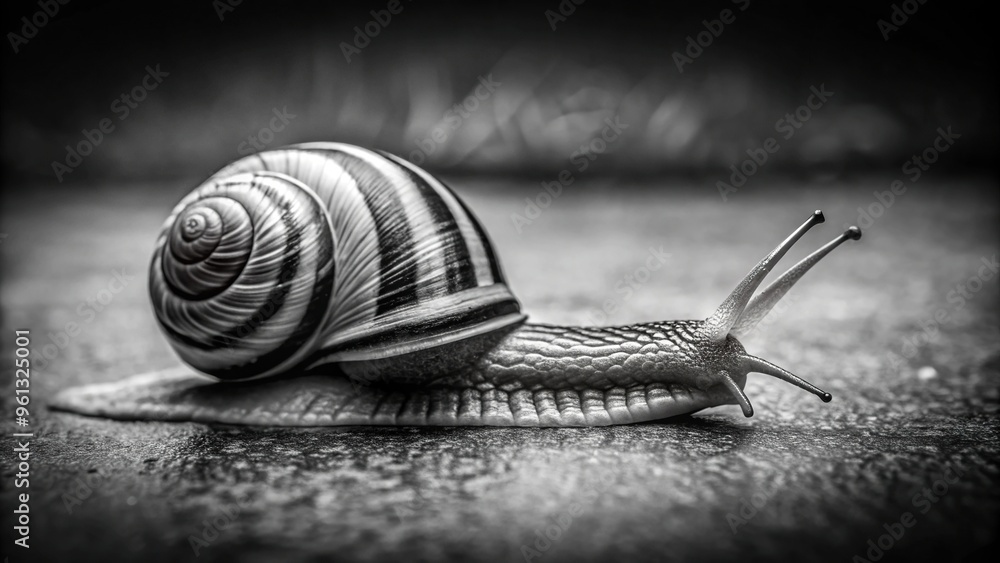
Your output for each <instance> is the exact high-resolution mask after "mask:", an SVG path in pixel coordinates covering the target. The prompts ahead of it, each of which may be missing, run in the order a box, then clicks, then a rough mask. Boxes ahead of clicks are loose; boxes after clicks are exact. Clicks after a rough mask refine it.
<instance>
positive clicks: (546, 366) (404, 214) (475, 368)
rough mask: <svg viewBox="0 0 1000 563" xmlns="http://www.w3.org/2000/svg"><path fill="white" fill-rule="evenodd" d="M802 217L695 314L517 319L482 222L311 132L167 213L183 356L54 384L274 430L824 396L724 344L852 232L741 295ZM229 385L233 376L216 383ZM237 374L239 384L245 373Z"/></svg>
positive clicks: (221, 177) (633, 417)
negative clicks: (310, 138) (638, 319)
mask: <svg viewBox="0 0 1000 563" xmlns="http://www.w3.org/2000/svg"><path fill="white" fill-rule="evenodd" d="M821 222H823V216H822V213H820V212H818V211H817V212H815V213H814V214H813V215H812V216H810V218H809V220H807V221H806V222H805V223H804V224H803V225H802V226H800V227H799V228H798V229H796V231H795V232H793V233H792V235H790V236H789V237H788V238H787V239H786V240H785V241H784V242H782V244H781V245H779V246H778V247H777V248H776V249H775V250H774V251H772V252H771V253H770V254H769V255H768V256H767V257H765V258H764V259H763V260H762V261H761V262H760V263H759V264H758V265H757V266H756V267H755V268H754V269H753V270H751V272H750V273H749V274H748V275H747V277H746V278H745V279H744V280H743V281H742V282H741V283H740V285H739V286H738V287H737V288H736V290H735V291H734V292H733V293H732V295H730V296H729V298H727V299H726V301H724V302H723V304H722V305H721V306H720V307H719V309H718V310H717V311H716V312H715V313H714V314H713V315H712V316H710V317H709V318H707V319H705V320H690V321H665V322H654V323H645V324H637V325H631V326H622V327H603V328H598V327H559V326H551V325H538V324H531V323H528V322H526V316H525V315H524V314H523V313H522V312H521V308H520V304H519V302H518V301H517V299H516V298H515V297H514V295H513V293H512V292H511V291H510V289H509V287H508V285H507V282H506V279H505V276H504V274H503V269H502V267H501V264H500V261H499V258H498V256H497V255H496V252H495V251H494V249H493V245H492V243H491V242H490V239H489V237H488V235H487V234H486V231H485V230H484V229H483V227H482V225H481V224H480V223H479V221H478V220H477V219H476V218H475V216H474V215H473V213H472V212H471V210H469V208H468V207H467V206H466V205H465V204H464V203H463V202H462V201H461V199H460V198H459V197H458V196H457V195H456V194H455V193H454V192H452V191H451V189H450V188H448V187H447V186H446V185H445V184H444V183H442V182H441V181H440V180H438V179H436V178H434V177H433V176H431V175H430V174H429V173H427V172H426V171H424V170H422V169H420V168H418V167H417V166H415V165H413V164H411V163H409V162H407V161H405V160H403V159H400V158H398V157H396V156H393V155H390V154H387V153H380V152H375V151H370V150H367V149H363V148H360V147H355V146H351V145H346V144H336V143H309V144H303V145H297V146H293V147H288V148H284V149H278V150H273V151H266V152H263V153H259V154H256V155H252V156H249V157H246V158H243V159H241V160H238V161H236V162H234V163H232V164H231V165H229V166H227V167H225V168H224V169H222V170H220V171H219V172H218V173H216V174H215V175H213V176H212V177H211V178H209V179H208V180H207V181H206V182H204V183H203V184H202V185H201V186H199V187H197V188H196V189H195V190H193V191H192V192H191V193H190V194H189V195H188V196H187V197H185V198H184V199H183V200H181V202H180V203H179V204H178V205H177V206H176V207H175V208H174V210H173V212H172V213H171V214H170V216H169V217H168V219H167V221H166V223H165V224H164V227H163V230H162V232H161V235H160V237H159V238H158V240H157V243H156V248H155V251H154V254H153V260H152V262H151V266H150V275H149V291H150V296H151V300H152V303H153V308H154V311H155V314H156V318H157V321H158V322H159V324H160V327H161V328H162V330H163V333H164V335H165V336H166V338H167V340H168V341H169V342H170V344H171V345H172V346H173V348H174V349H175V351H176V352H177V353H178V355H179V356H180V357H181V359H182V360H184V362H186V363H187V364H188V365H190V366H191V367H193V368H195V369H196V370H198V371H200V372H202V373H204V374H206V375H209V376H211V377H212V378H214V379H216V380H219V381H220V383H206V382H205V380H204V379H202V378H196V377H192V376H191V375H190V373H189V372H187V371H186V370H184V371H171V372H167V373H163V372H161V373H156V374H151V375H143V376H136V377H134V378H131V379H127V380H125V381H122V382H117V383H112V384H104V385H96V386H90V387H84V388H77V389H69V390H66V391H65V392H63V393H62V394H60V395H59V396H57V397H56V399H55V401H54V404H53V406H54V407H55V408H60V409H63V410H69V411H73V412H79V413H83V414H92V415H101V416H107V417H111V418H125V419H159V420H199V421H207V422H226V423H236V424H273V425H341V424H401V425H434V424H436V425H522V426H586V425H602V424H616V423H629V422H639V421H645V420H653V419H658V418H665V417H669V416H675V415H680V414H686V413H691V412H695V411H698V410H701V409H704V408H707V407H712V406H718V405H723V404H739V405H740V406H741V408H742V410H743V412H744V414H745V415H746V416H751V415H752V412H753V410H752V407H751V406H750V402H749V399H748V398H747V397H746V395H745V394H744V393H743V391H742V389H743V387H744V385H745V383H746V377H747V374H748V373H749V372H751V371H754V372H760V373H765V374H769V375H773V376H775V377H778V378H780V379H783V380H785V381H788V382H790V383H793V384H794V385H797V386H799V387H802V388H804V389H806V390H808V391H810V392H812V393H814V394H816V395H818V396H820V397H821V398H822V399H823V400H824V401H829V400H830V395H829V394H828V393H825V392H823V391H821V390H819V389H817V388H816V387H814V386H812V385H811V384H809V383H806V382H805V381H803V380H801V379H799V378H798V377H796V376H794V375H792V374H790V373H788V372H787V371H785V370H783V369H782V368H779V367H777V366H775V365H774V364H771V363H769V362H766V361H764V360H762V359H760V358H756V357H754V356H750V355H749V354H747V353H746V351H745V350H744V348H743V346H742V345H741V344H740V342H739V341H738V340H737V338H736V337H737V336H740V335H742V334H745V333H746V332H748V331H749V330H751V329H752V328H753V326H754V325H756V323H757V322H758V321H759V320H760V319H761V318H763V316H764V315H766V313H767V312H768V311H769V310H770V309H771V307H773V306H774V304H775V303H776V302H777V300H778V299H780V298H781V296H782V295H783V294H784V293H785V292H786V291H787V290H788V289H789V288H790V287H791V286H792V285H793V284H794V283H795V282H796V281H797V280H798V279H799V278H801V277H802V275H804V274H805V272H806V271H808V269H809V268H811V267H812V266H813V265H814V264H815V263H816V262H818V261H819V259H820V258H822V257H823V256H825V255H826V254H828V253H829V252H830V251H831V250H832V249H833V248H835V247H836V246H838V245H839V244H841V243H842V242H844V241H845V240H848V239H857V238H859V237H860V231H859V230H857V229H856V228H855V227H852V228H851V229H849V230H848V231H847V232H845V233H844V234H843V235H841V236H840V237H838V238H837V239H835V240H833V241H831V242H830V243H829V244H827V245H826V246H824V247H823V248H821V249H819V250H817V251H816V252H814V253H813V254H812V255H810V256H809V257H807V258H805V259H804V260H802V261H801V262H800V263H799V264H797V265H796V266H794V267H793V268H791V269H790V270H789V271H788V272H786V273H785V274H784V275H782V276H781V277H780V278H779V279H778V280H777V281H775V282H774V283H772V284H771V286H769V287H768V288H766V289H765V290H764V291H762V292H761V293H760V294H759V295H758V296H757V297H755V298H754V299H753V300H752V301H751V296H752V294H753V293H754V291H755V290H756V289H757V287H758V286H759V284H760V283H761V281H763V278H764V277H765V276H766V275H767V273H768V272H769V271H770V270H771V268H773V266H774V264H775V263H776V262H777V261H778V259H780V258H781V256H783V255H784V253H785V252H786V251H787V250H788V248H789V247H790V246H791V245H792V244H793V243H794V242H795V241H796V240H798V238H799V237H801V236H802V235H803V234H804V233H805V232H806V231H807V230H808V229H809V228H811V227H812V226H813V225H815V224H818V223H821ZM229 382H242V383H236V384H233V383H229ZM247 382H249V383H247Z"/></svg>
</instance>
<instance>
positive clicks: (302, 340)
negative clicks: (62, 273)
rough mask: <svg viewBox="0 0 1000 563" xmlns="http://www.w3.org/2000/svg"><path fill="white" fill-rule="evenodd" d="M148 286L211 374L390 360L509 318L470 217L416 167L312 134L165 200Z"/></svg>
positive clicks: (193, 358)
mask: <svg viewBox="0 0 1000 563" xmlns="http://www.w3.org/2000/svg"><path fill="white" fill-rule="evenodd" d="M150 295H151V297H152V301H153V308H154V310H155V312H156V317H157V319H158V320H159V323H160V325H161V327H162V329H163V331H164V333H165V334H166V335H167V338H168V340H169V341H170V343H171V345H172V346H173V347H174V349H175V350H176V351H177V353H178V354H179V355H180V357H181V358H182V359H183V360H184V361H185V362H187V363H188V364H190V365H191V366H192V367H194V368H196V369H198V370H199V371H202V372H204V373H207V374H209V375H213V376H215V377H217V378H219V379H229V380H237V379H252V378H259V377H266V376H270V375H277V374H281V373H285V372H288V371H291V370H292V369H302V368H307V367H309V366H314V365H318V364H322V363H328V362H344V361H356V360H372V359H382V358H391V357H394V356H398V355H402V354H407V353H410V352H415V351H419V350H424V349H427V348H431V347H434V346H438V345H441V344H447V343H450V342H454V341H457V340H461V339H464V338H468V337H471V336H475V335H480V334H485V333H487V332H491V331H493V330H497V329H499V328H502V327H506V326H510V325H513V324H517V323H520V322H522V321H523V320H524V318H525V317H524V315H523V314H521V312H520V305H519V303H518V301H517V299H515V298H514V296H513V295H512V294H511V292H510V290H509V289H508V287H507V284H506V282H505V280H504V276H503V272H502V270H501V267H500V263H499V260H498V258H497V256H496V254H495V253H494V251H493V248H492V245H491V244H490V241H489V238H488V236H487V235H486V232H485V231H484V230H483V228H482V226H481V225H480V224H479V222H478V221H477V220H476V218H475V217H474V216H473V215H472V213H471V211H469V209H468V208H467V207H466V206H465V204H464V203H463V202H462V201H461V200H460V199H459V198H458V197H457V196H456V195H455V194H454V193H452V191H451V190H450V189H449V188H448V187H447V186H445V185H444V184H443V183H442V182H441V181H439V180H437V179H436V178H434V177H433V176H431V175H430V174H428V173H427V172H425V171H423V170H421V169H420V168H418V167H416V166H414V165H413V164H411V163H409V162H407V161H405V160H403V159H400V158H398V157H395V156H393V155H390V154H386V153H379V152H373V151H370V150H367V149H363V148H359V147H355V146H351V145H345V144H336V143H310V144H303V145H296V146H293V147H288V148H284V149H279V150H273V151H267V152H263V153H259V154H256V155H252V156H248V157H246V158H243V159H241V160H239V161H237V162H234V163H233V164H230V165H229V166H227V167H226V168H224V169H222V170H221V171H219V172H218V173H216V174H215V175H214V176H212V178H210V179H209V180H208V181H206V182H205V183H204V184H202V185H201V186H199V187H198V188H196V189H195V190H194V191H193V192H191V193H190V194H189V195H188V196H187V197H185V198H184V199H183V200H182V201H181V202H180V203H179V204H178V205H177V207H175V208H174V210H173V212H172V213H171V214H170V217H169V218H168V219H167V221H166V223H165V224H164V226H163V231H162V233H161V235H160V237H159V239H158V240H157V244H156V250H155V251H154V253H153V261H152V264H151V266H150Z"/></svg>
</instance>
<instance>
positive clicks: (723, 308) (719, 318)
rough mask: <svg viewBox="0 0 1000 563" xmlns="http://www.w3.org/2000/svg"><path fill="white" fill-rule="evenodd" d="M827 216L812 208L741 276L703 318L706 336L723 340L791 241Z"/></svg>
mask: <svg viewBox="0 0 1000 563" xmlns="http://www.w3.org/2000/svg"><path fill="white" fill-rule="evenodd" d="M825 220H826V219H825V218H824V217H823V212H822V211H819V210H817V211H815V212H813V214H812V215H811V216H809V219H807V220H806V222H805V223H802V225H801V226H799V228H798V229H795V231H793V232H792V234H790V235H788V238H786V239H785V240H784V241H782V242H781V244H779V245H778V246H777V248H775V249H774V250H772V251H771V253H770V254H768V255H767V256H765V257H764V259H763V260H761V261H760V262H759V263H758V264H757V265H756V266H754V267H753V269H752V270H750V273H748V274H747V275H746V277H744V278H743V281H741V282H740V285H738V286H736V289H734V290H733V292H732V293H731V294H729V297H727V298H726V300H725V301H723V302H722V305H719V308H718V309H716V310H715V313H713V314H712V316H711V317H709V318H708V319H706V320H705V325H706V329H707V331H708V337H709V338H710V339H711V340H713V341H715V342H722V341H724V340H725V339H726V337H727V336H728V335H729V331H730V329H732V328H733V325H735V324H736V321H737V320H739V318H740V315H742V314H743V310H744V309H745V308H746V306H747V303H748V302H749V301H750V297H751V296H752V295H753V292H754V291H756V290H757V287H758V286H760V283H761V282H762V281H764V278H765V277H766V276H767V274H768V273H769V272H770V271H771V269H773V268H774V265H775V264H777V263H778V260H781V257H782V256H784V255H785V253H786V252H788V249H789V248H791V247H792V245H793V244H795V242H796V241H797V240H799V239H800V238H802V235H804V234H805V233H806V231H808V230H809V229H811V228H813V227H814V226H816V225H818V224H820V223H822V222H823V221H825Z"/></svg>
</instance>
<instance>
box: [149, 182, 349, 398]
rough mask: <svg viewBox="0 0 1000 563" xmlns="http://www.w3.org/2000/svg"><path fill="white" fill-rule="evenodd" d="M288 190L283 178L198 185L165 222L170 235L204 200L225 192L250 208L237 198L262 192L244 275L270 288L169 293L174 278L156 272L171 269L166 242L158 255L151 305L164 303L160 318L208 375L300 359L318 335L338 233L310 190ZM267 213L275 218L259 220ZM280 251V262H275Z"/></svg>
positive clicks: (249, 372)
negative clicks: (192, 296) (190, 295)
mask: <svg viewBox="0 0 1000 563" xmlns="http://www.w3.org/2000/svg"><path fill="white" fill-rule="evenodd" d="M288 188H289V184H288V183H287V178H284V177H281V178H273V177H267V176H262V175H256V176H251V175H244V176H240V177H236V178H234V180H233V181H232V182H231V183H228V184H227V183H218V184H210V185H207V186H204V187H203V188H201V189H200V190H197V191H196V193H195V194H192V196H193V197H189V198H187V199H185V201H183V202H182V203H181V205H179V206H178V209H177V210H175V214H174V216H172V218H171V219H170V220H168V229H166V230H165V233H167V234H165V236H168V235H169V233H170V232H171V231H172V230H173V229H171V228H169V227H170V226H172V224H174V223H175V221H176V220H177V219H178V218H180V217H182V215H181V213H182V212H183V213H185V214H187V215H189V216H190V212H191V211H192V210H193V214H195V215H196V214H198V213H200V212H201V211H202V208H201V207H199V204H200V203H203V202H205V201H212V200H213V199H218V196H221V195H226V196H229V197H228V201H229V202H231V204H233V205H239V206H241V207H242V209H243V210H244V211H247V209H246V207H247V203H248V202H247V201H239V200H238V199H234V198H238V197H242V196H241V195H240V194H243V195H244V196H245V195H246V193H252V194H254V197H259V198H260V199H259V200H258V201H257V204H256V205H254V206H253V210H252V211H247V212H248V213H251V214H252V215H254V216H256V217H257V218H258V219H257V220H258V221H260V223H261V224H263V225H264V228H263V229H257V228H255V229H254V230H253V232H252V235H251V240H252V242H251V243H250V244H248V245H247V246H248V247H249V248H250V249H251V250H250V251H249V254H250V256H248V257H247V261H246V263H245V264H244V270H243V271H242V272H241V275H244V276H246V277H248V278H249V279H251V280H253V281H254V283H255V285H256V286H258V287H263V288H265V289H266V293H265V294H262V292H261V291H257V292H253V293H252V292H249V291H247V290H246V288H245V287H243V286H242V285H241V284H240V282H237V283H236V284H233V285H227V286H226V287H225V288H223V289H222V291H217V292H215V293H214V295H212V296H211V297H209V298H205V299H201V300H196V301H188V300H184V299H177V298H176V297H173V298H172V299H171V295H169V293H165V290H166V288H167V287H168V286H169V285H170V282H169V281H167V284H164V283H162V282H163V281H166V280H167V279H168V277H167V276H166V275H165V274H160V275H161V276H162V277H161V278H159V279H157V276H156V274H157V273H159V272H167V271H170V269H171V268H172V267H173V256H172V255H171V254H170V253H171V249H170V247H169V246H167V245H164V244H162V243H161V244H160V245H159V247H158V250H157V252H156V253H155V255H154V263H153V269H152V273H153V274H154V275H152V276H151V278H150V289H151V296H152V297H153V300H154V303H156V302H157V301H159V302H160V303H161V306H155V307H154V310H155V311H156V314H157V319H158V320H159V322H160V325H161V327H162V328H163V330H164V332H165V333H166V334H167V335H168V336H169V337H170V338H171V340H172V341H173V342H174V344H175V347H177V349H178V351H179V353H180V354H181V356H182V357H184V358H185V359H186V360H188V361H189V362H190V363H192V364H193V365H196V366H197V367H199V368H200V369H202V370H203V371H205V372H206V373H210V374H212V375H215V376H217V377H220V378H223V379H246V378H250V377H254V376H257V375H260V374H263V373H265V372H267V371H269V370H273V369H275V368H277V367H278V366H280V365H282V364H283V363H285V362H288V361H290V360H291V359H292V358H295V357H297V356H298V357H301V356H302V355H303V350H302V348H303V347H307V346H308V345H309V342H310V341H315V340H316V339H317V338H318V336H319V335H318V332H319V327H320V326H321V325H322V322H323V319H324V316H325V311H326V310H327V308H328V303H329V300H330V296H331V293H332V282H333V277H334V263H333V260H332V252H333V251H332V246H331V244H332V241H333V238H332V236H331V235H330V233H329V223H328V222H327V221H326V219H325V215H324V213H325V212H324V210H323V209H322V207H321V206H320V204H319V202H318V201H316V200H315V198H313V197H312V196H311V195H310V191H309V190H308V189H306V188H305V186H302V185H299V186H297V187H293V188H292V190H293V191H289V190H288ZM199 196H201V197H204V196H208V197H204V199H201V198H200V197H199ZM248 199H249V198H248ZM232 202H235V203H232ZM262 210H266V213H267V214H268V215H263V214H262V213H263V211H262ZM268 216H269V217H271V218H270V219H266V220H262V219H264V218H265V217H268ZM297 217H298V218H299V219H300V220H297ZM268 230H269V231H270V232H267V231H268ZM262 231H265V232H262ZM307 232H308V236H306V233H307ZM279 234H280V236H278V235H279ZM162 240H163V239H162V238H161V241H162ZM275 256H277V257H278V258H280V260H278V261H277V262H275V260H274V257H275ZM310 272H312V273H310ZM265 280H266V281H265ZM223 281H225V280H223ZM261 282H264V283H261ZM220 311H225V314H220ZM192 359H193V360H194V361H192ZM296 361H297V360H296Z"/></svg>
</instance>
